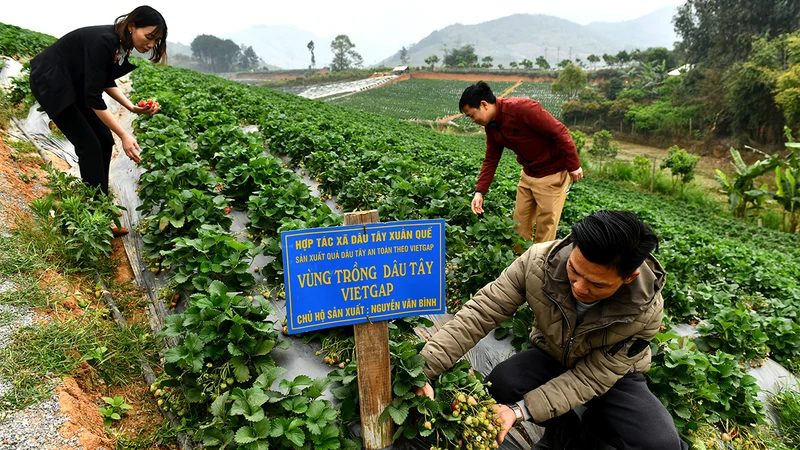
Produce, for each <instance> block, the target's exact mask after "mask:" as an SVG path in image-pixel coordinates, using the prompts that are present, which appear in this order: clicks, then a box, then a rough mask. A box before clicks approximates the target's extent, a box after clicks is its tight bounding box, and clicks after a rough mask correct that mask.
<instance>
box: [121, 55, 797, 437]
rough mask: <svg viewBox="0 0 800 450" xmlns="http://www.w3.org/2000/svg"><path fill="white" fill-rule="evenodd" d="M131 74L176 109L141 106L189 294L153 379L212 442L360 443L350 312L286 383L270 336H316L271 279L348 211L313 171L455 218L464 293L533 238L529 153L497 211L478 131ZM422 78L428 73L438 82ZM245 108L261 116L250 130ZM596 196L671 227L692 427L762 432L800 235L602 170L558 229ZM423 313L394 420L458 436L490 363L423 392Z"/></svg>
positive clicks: (666, 364) (171, 324) (676, 410)
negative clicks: (515, 215) (304, 329)
mask: <svg viewBox="0 0 800 450" xmlns="http://www.w3.org/2000/svg"><path fill="white" fill-rule="evenodd" d="M412 81H414V82H416V81H415V80H412ZM418 81H420V82H422V81H424V83H429V81H428V80H418ZM134 83H135V85H134V86H135V89H136V93H135V96H136V98H155V99H157V100H158V101H159V102H160V103H161V105H162V108H163V109H162V112H163V114H159V115H156V116H153V117H152V118H150V117H146V118H144V119H139V121H138V122H137V123H136V128H137V131H138V139H139V142H140V144H141V145H142V148H143V149H144V151H143V154H142V157H143V164H144V165H145V167H146V169H147V173H146V174H145V175H143V176H142V179H141V181H140V197H141V199H142V201H143V205H142V207H141V209H142V212H143V213H144V215H145V216H146V218H145V219H144V221H143V223H142V224H141V228H142V229H143V231H144V233H145V237H144V242H145V249H146V251H147V256H148V258H149V260H150V263H151V264H152V265H153V266H154V267H158V268H160V269H161V270H164V271H165V272H166V273H167V274H168V276H169V277H170V278H171V281H172V286H173V288H174V290H175V292H184V293H187V294H189V295H190V296H191V297H190V299H189V301H188V304H187V305H185V306H186V308H187V309H185V311H184V312H182V313H175V314H173V315H170V316H169V318H168V320H167V324H166V326H165V328H164V331H163V333H164V335H165V336H168V337H175V338H178V339H179V344H178V345H177V346H175V347H173V348H171V349H170V350H169V351H168V352H167V354H166V360H165V367H164V375H163V376H162V377H161V378H160V380H159V381H158V384H157V385H156V386H153V390H154V392H155V394H156V395H157V396H159V398H163V399H164V400H165V403H164V405H165V407H166V408H169V409H172V410H174V411H176V412H177V414H179V415H180V416H181V417H182V418H183V420H184V422H185V424H186V425H187V427H188V429H190V430H192V431H193V433H194V438H195V439H196V440H197V441H201V442H203V443H204V444H205V445H206V446H208V447H210V448H223V447H226V446H229V445H231V444H232V443H234V442H235V443H237V444H239V445H240V446H241V447H242V448H267V446H273V447H278V448H307V447H308V446H310V447H312V448H349V447H354V446H357V444H356V443H355V442H354V441H351V440H348V439H347V437H348V436H349V434H348V431H347V429H346V427H345V426H344V424H346V423H349V422H350V421H352V420H353V419H355V418H356V416H357V411H358V407H357V404H356V402H357V399H358V396H357V395H354V393H355V390H356V389H357V384H356V383H355V379H356V376H357V373H356V370H355V369H356V366H355V362H354V361H353V353H352V342H353V338H352V332H351V331H349V330H347V329H334V330H332V331H327V330H326V331H325V332H324V333H323V332H318V333H313V334H311V335H309V336H303V342H309V341H313V340H318V341H319V342H320V343H321V345H322V351H321V354H320V355H319V356H318V357H319V359H320V361H322V360H323V358H324V359H325V362H326V363H329V364H331V365H335V366H337V367H334V369H333V370H332V371H331V372H330V375H329V376H328V377H327V378H321V379H316V380H314V379H311V378H310V377H307V376H298V377H296V378H294V379H292V380H289V379H284V380H282V381H280V382H279V383H277V385H276V380H278V378H279V375H280V374H281V373H282V372H283V370H282V369H281V368H280V367H279V366H278V365H277V364H276V363H275V361H274V359H273V357H272V356H271V353H272V351H273V349H274V348H275V347H276V346H286V345H288V344H289V343H291V344H290V345H293V346H294V345H303V343H302V342H301V341H299V340H296V339H288V340H284V339H282V338H280V337H279V333H278V331H277V330H279V329H280V328H281V327H280V325H279V322H280V321H281V319H282V317H280V314H279V313H278V314H276V311H275V305H278V306H280V300H278V301H272V302H271V301H268V300H267V298H266V297H269V296H271V295H272V292H274V288H277V290H278V291H279V290H280V287H281V283H282V279H283V278H282V277H283V268H282V267H281V248H280V239H279V235H280V232H281V231H283V230H293V229H302V228H310V227H325V226H331V225H338V224H341V216H340V215H339V213H338V212H335V211H332V210H331V209H330V208H329V207H328V206H326V205H325V204H324V203H323V202H322V201H320V199H319V198H317V197H315V196H312V195H310V192H309V189H308V187H307V186H306V185H305V184H304V183H303V182H302V181H301V178H300V175H298V173H300V174H306V175H308V176H309V177H311V178H313V179H316V180H317V181H318V182H319V186H320V189H321V192H322V195H323V196H324V197H333V198H335V199H336V203H337V206H338V207H339V208H340V209H341V210H343V211H353V210H359V209H373V208H374V209H378V211H379V213H380V217H381V220H383V221H395V220H409V219H422V218H444V219H446V222H447V258H448V279H447V281H448V283H447V294H448V298H447V302H448V306H449V308H450V309H451V310H457V309H458V308H459V307H460V305H462V304H463V303H464V302H465V301H467V300H469V298H470V296H471V295H472V294H473V293H475V292H476V291H477V290H478V289H479V288H480V287H482V286H483V285H484V284H486V283H487V282H489V281H491V280H493V279H494V278H495V277H496V276H497V275H498V274H499V273H500V271H502V270H503V269H504V268H505V267H506V266H507V265H509V264H510V263H511V261H513V259H514V254H513V253H512V252H511V251H510V249H511V248H512V247H513V246H514V245H515V244H518V243H520V242H519V238H518V236H517V235H516V234H515V233H514V232H513V223H512V220H511V219H510V214H508V212H509V211H511V210H512V209H513V202H514V198H513V193H514V190H515V186H516V180H517V177H518V167H517V166H516V163H515V162H514V161H513V159H512V158H508V157H504V159H503V160H502V162H501V166H500V168H499V169H498V173H497V176H496V178H495V183H494V185H493V188H492V191H491V192H490V193H489V194H488V196H487V206H488V208H487V213H486V214H485V215H484V217H483V218H481V219H478V218H477V217H476V216H474V215H473V214H472V213H471V212H470V211H469V209H468V204H469V198H470V197H471V194H472V190H473V188H474V176H475V173H476V172H477V169H478V167H480V163H481V161H482V159H483V150H484V141H483V139H482V138H481V137H476V136H462V135H452V134H440V133H437V132H435V131H432V130H429V129H426V128H424V127H419V126H416V125H412V124H406V123H402V122H399V121H397V120H396V119H393V118H390V117H382V116H379V115H375V114H372V113H369V112H362V111H359V110H357V109H344V108H342V107H341V106H337V105H330V104H325V103H321V102H316V101H311V100H306V99H302V98H298V97H295V96H291V95H289V94H283V93H279V92H274V91H269V90H264V89H259V88H255V87H248V86H243V85H238V84H235V83H231V82H227V81H224V80H221V79H219V78H215V77H209V76H204V75H201V74H198V73H195V72H190V71H184V70H176V69H170V68H156V67H152V66H150V65H146V64H145V65H143V67H141V68H140V69H139V70H137V71H136V72H134ZM406 83H408V82H406ZM402 84H405V83H400V84H398V85H395V86H389V87H385V88H382V89H379V90H377V91H376V92H379V91H386V92H391V89H400V85H402ZM462 84H465V83H462ZM425 86H428V85H427V84H425ZM453 86H454V87H453V88H452V89H451V90H453V89H455V90H457V89H460V87H455V84H453ZM412 87H413V85H412ZM414 89H422V91H420V92H427V91H425V89H423V88H422V84H419V85H417V87H415V88H414ZM495 89H496V90H497V91H501V86H499V85H498V86H497V87H495ZM437 92H438V91H437ZM359 95H368V93H363V94H359ZM369 95H378V94H369ZM398 95H399V94H398ZM438 95H439V94H435V95H433V94H431V93H430V92H427V94H426V95H422V94H421V93H420V95H412V99H414V100H415V101H419V103H418V104H419V105H429V106H430V109H422V106H420V107H419V108H420V109H417V110H415V111H414V113H413V114H414V115H416V114H419V115H420V116H422V115H424V114H427V115H428V116H427V117H430V118H435V117H439V115H440V114H442V115H444V114H446V113H447V112H446V111H447V109H445V108H446V107H444V106H443V105H444V100H442V101H441V103H437V102H435V101H433V100H432V99H434V98H442V99H444V98H445V97H446V96H447V95H452V92H451V93H450V94H446V95H445V94H442V96H441V97H437V96H438ZM351 98H352V100H348V102H355V101H358V100H357V99H358V98H359V96H354V97H351ZM398 98H399V97H398ZM408 101H409V102H410V101H411V100H408ZM450 101H452V99H450V100H448V102H450ZM365 103H377V102H373V101H365ZM351 104H352V103H351ZM448 104H450V105H452V104H451V103H448ZM434 105H441V108H442V109H438V110H437V109H436V108H434ZM447 108H453V109H454V108H455V107H454V106H449V107H447ZM423 113H424V114H423ZM404 118H410V117H408V116H407V117H404ZM244 124H251V125H255V126H257V127H258V132H254V133H245V132H243V131H242V130H241V128H240V125H244ZM264 148H267V149H268V150H269V152H268V153H265V152H264ZM281 156H282V157H284V158H288V161H290V166H289V167H284V165H283V163H282V161H281V160H280V159H278V157H281ZM209 168H211V169H213V171H209V170H208V169H209ZM229 207H233V208H234V209H238V210H241V211H245V212H246V214H247V217H248V218H249V231H248V233H249V234H251V235H252V236H253V239H252V242H251V241H250V240H245V241H243V240H242V239H237V236H235V235H233V234H232V233H231V232H230V226H231V217H230V214H227V212H226V211H228V210H227V209H226V208H229ZM599 209H629V210H633V211H635V212H637V213H639V214H640V215H641V216H642V218H643V219H644V220H645V221H647V222H648V223H650V224H651V225H652V226H653V228H654V230H655V231H656V233H657V234H658V235H659V237H660V238H661V240H662V244H661V248H660V250H659V251H658V253H657V254H656V256H657V258H659V260H660V261H661V262H662V263H663V264H664V266H665V267H666V269H667V272H668V274H669V276H668V278H667V280H668V282H667V287H666V289H665V291H664V298H665V305H666V313H667V319H665V323H664V332H663V333H662V334H660V335H659V337H658V340H657V342H653V343H652V346H653V349H654V355H655V356H654V359H653V369H652V371H651V372H650V374H649V379H650V382H651V388H652V389H653V390H654V392H656V394H657V395H658V396H659V398H660V399H661V400H662V402H663V403H664V404H665V405H666V406H667V408H668V410H669V411H670V412H671V413H672V414H673V417H674V419H675V422H676V424H677V425H678V427H679V429H680V431H681V432H682V434H683V435H684V436H685V437H686V438H687V439H688V440H690V441H692V442H693V445H694V447H695V448H709V447H716V446H717V444H719V445H720V447H719V448H722V447H721V446H722V443H721V442H715V441H714V439H712V441H711V442H710V443H709V441H708V440H707V439H701V438H700V437H701V436H705V437H708V436H712V437H713V436H715V435H717V434H719V433H720V432H722V431H728V432H730V431H734V432H735V433H743V432H744V431H745V430H751V431H749V432H750V433H758V432H759V431H758V430H760V428H759V425H760V424H763V423H764V420H765V407H764V405H763V404H762V403H761V402H760V401H759V400H758V399H757V398H756V397H757V394H758V392H759V387H758V385H757V384H756V379H755V378H754V377H753V376H751V375H749V374H747V371H748V370H750V369H752V368H753V367H755V366H759V365H760V364H761V363H762V362H763V361H764V360H765V358H773V359H775V360H776V361H779V362H780V363H781V364H783V365H784V366H785V367H788V368H790V369H791V370H793V371H794V373H795V374H797V373H798V371H799V370H800V359H798V353H800V319H798V317H799V315H800V279H799V278H798V275H797V274H798V273H800V238H798V236H795V235H789V234H781V233H777V232H771V231H769V230H764V229H759V228H754V227H749V226H746V225H743V224H741V223H739V222H736V221H733V220H731V219H727V218H721V217H716V216H714V215H711V214H709V213H708V212H707V211H704V210H697V209H693V208H691V207H689V206H687V205H686V204H685V203H682V202H679V201H676V200H672V199H665V198H658V197H652V196H649V195H646V194H642V193H638V192H635V191H631V190H627V189H625V188H621V187H619V186H618V185H617V184H614V183H611V182H607V181H596V180H592V179H591V177H589V178H588V179H586V180H585V181H582V182H581V183H579V184H577V185H575V187H574V188H573V190H572V191H571V192H570V194H569V198H568V201H567V204H566V207H565V210H564V214H563V219H562V226H561V227H560V229H559V236H564V235H565V234H566V233H567V232H568V226H569V224H571V223H572V222H574V221H576V220H579V219H580V218H582V217H584V216H585V215H587V214H589V213H591V212H593V211H596V210H599ZM256 255H265V256H268V257H274V259H271V258H270V259H269V260H270V262H269V263H268V264H267V265H266V266H264V267H261V268H259V271H258V272H257V273H256V274H255V275H254V272H253V271H252V270H248V269H249V268H250V266H251V264H252V263H251V262H252V259H253V258H254V257H255V256H256ZM251 294H252V295H254V297H249V296H250V295H251ZM259 294H265V295H259ZM171 297H172V296H171V295H170V296H169V298H171ZM531 323H532V318H531V317H530V312H529V311H526V310H525V309H522V310H520V312H519V313H518V314H517V315H516V316H515V317H514V318H513V319H512V320H510V321H508V322H507V323H505V324H504V326H503V327H501V328H499V329H498V330H497V332H496V333H497V335H498V336H500V337H502V335H506V334H510V335H512V336H513V337H514V342H515V343H516V344H517V345H518V346H519V347H524V346H525V345H526V344H525V340H526V337H527V332H528V330H529V329H530V326H531ZM684 323H690V324H697V326H696V327H695V329H696V331H697V332H699V337H697V338H695V339H689V338H686V337H682V336H679V335H678V334H677V333H675V332H673V331H672V330H671V329H672V327H673V326H675V325H678V324H684ZM424 324H426V321H425V319H415V320H399V321H396V322H394V323H393V324H392V325H391V326H390V332H391V354H392V371H393V392H394V395H395V399H394V402H393V403H392V405H391V406H390V407H389V408H388V409H387V410H386V412H385V416H386V419H387V420H393V421H394V422H395V423H396V424H397V426H398V427H397V435H398V437H400V436H403V437H405V438H418V437H419V438H422V439H424V440H426V441H427V442H429V443H430V444H432V445H437V446H440V447H443V448H453V447H457V443H458V441H460V440H463V439H464V438H466V437H467V436H470V435H471V433H481V432H482V431H485V430H482V429H481V428H480V427H482V426H483V425H481V424H482V422H481V421H475V422H473V421H467V420H461V419H460V418H459V417H458V416H459V415H458V414H454V413H456V411H454V409H453V408H451V403H452V402H453V401H454V399H457V398H458V397H459V396H461V395H477V393H479V392H482V390H481V389H479V388H478V386H479V383H480V380H479V378H478V377H477V376H475V375H472V374H470V373H469V372H468V367H467V365H465V364H460V365H458V366H456V367H455V368H454V369H453V370H452V371H450V372H448V373H446V374H444V375H442V377H440V380H439V383H438V384H437V400H436V401H431V400H428V399H425V398H420V397H416V396H415V395H414V394H413V393H411V392H410V389H411V388H412V387H413V386H419V385H421V384H423V383H424V381H425V379H424V375H423V374H422V365H423V361H422V359H421V357H419V356H418V355H417V351H418V350H419V348H420V347H421V345H422V342H421V340H420V339H419V338H417V337H416V336H415V334H414V333H413V331H412V330H413V327H414V326H419V325H424ZM328 390H329V392H330V394H332V398H333V399H334V402H333V403H332V402H331V401H330V400H328V398H329V397H326V396H325V392H326V391H328ZM476 402H477V404H478V406H477V408H476V409H475V410H474V411H473V410H470V411H469V412H468V415H469V416H470V417H472V416H475V417H479V415H480V413H481V411H482V409H481V408H484V407H485V406H486V404H487V403H486V402H488V399H484V398H482V397H481V398H478V399H477V401H476ZM462 419H463V418H462ZM468 423H469V425H468ZM476 424H477V425H476ZM478 448H482V447H480V446H479V447H478Z"/></svg>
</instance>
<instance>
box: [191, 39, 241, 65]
mask: <svg viewBox="0 0 800 450" xmlns="http://www.w3.org/2000/svg"><path fill="white" fill-rule="evenodd" d="M190 46H191V48H192V55H194V56H195V57H196V58H199V59H200V60H201V61H202V63H203V65H204V66H205V68H206V70H209V71H211V72H215V73H219V72H230V71H232V70H234V69H235V68H236V67H237V66H238V64H239V62H240V61H241V54H242V50H241V49H240V48H239V46H238V45H236V43H235V42H233V41H232V40H230V39H225V40H222V39H220V38H218V37H216V36H212V35H210V34H201V35H198V36H197V37H196V38H194V40H192V43H191V44H190Z"/></svg>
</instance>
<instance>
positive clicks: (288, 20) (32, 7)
mask: <svg viewBox="0 0 800 450" xmlns="http://www.w3.org/2000/svg"><path fill="white" fill-rule="evenodd" d="M684 1H685V0H644V1H642V0H605V1H598V0H559V1H552V0H551V1H541V0H503V1H483V2H477V1H471V0H467V1H447V0H439V1H436V0H433V1H431V0H425V1H423V0H400V1H382V0H369V1H367V0H339V1H336V0H295V1H275V0H261V1H255V0H252V1H250V0H248V1H237V0H228V1H225V0H216V1H213V2H209V1H205V0H195V1H186V0H170V1H162V0H151V1H150V2H149V3H146V4H149V5H150V6H152V7H154V8H156V9H157V10H159V12H161V14H162V15H163V16H164V18H165V19H166V20H167V25H168V27H169V40H170V41H173V42H181V43H184V44H189V43H190V42H191V41H192V39H194V37H195V36H197V35H198V34H213V35H218V36H220V35H224V34H226V33H231V32H234V31H238V30H241V29H244V28H247V27H249V26H251V25H261V24H263V25H294V26H296V27H298V28H301V29H304V30H308V31H311V32H313V33H315V34H317V35H320V36H335V35H337V34H347V35H348V36H350V37H351V38H352V39H353V41H354V42H355V43H356V45H358V42H359V41H362V40H365V39H368V40H376V41H378V40H380V41H383V42H385V43H386V44H387V46H388V47H392V48H399V47H400V46H403V45H410V44H413V43H415V42H418V41H420V40H421V39H423V38H424V37H426V36H427V35H429V34H430V33H431V32H433V31H434V30H439V29H442V28H444V27H446V26H448V25H452V24H454V23H462V24H465V25H472V24H477V23H481V22H485V21H487V20H493V19H497V18H500V17H505V16H509V15H511V14H520V13H522V14H548V15H553V16H557V17H561V18H564V19H568V20H571V21H573V22H577V23H579V24H583V25H585V24H588V23H589V22H593V21H602V22H618V21H623V20H630V19H635V18H637V17H640V16H643V15H645V14H648V13H650V12H653V11H655V10H657V9H659V8H661V7H663V6H667V5H672V6H676V5H680V4H682V3H684ZM4 3H5V4H4V5H3V6H2V7H0V22H4V23H9V24H12V25H17V26H21V27H23V28H29V29H32V30H35V31H40V32H43V33H48V34H51V35H53V36H56V37H60V36H62V35H64V34H65V33H67V32H69V31H71V30H73V29H75V28H80V27H83V26H88V25H100V24H105V23H111V22H112V21H113V20H114V18H116V17H117V16H119V15H121V14H124V13H127V12H129V11H130V10H132V9H133V8H135V7H136V6H139V5H141V4H142V2H141V1H128V0H121V1H116V2H110V1H108V0H103V1H99V0H80V1H68V0H57V1H56V0H32V1H26V0H13V1H8V2H4ZM77 5H80V6H79V7H78V6H77Z"/></svg>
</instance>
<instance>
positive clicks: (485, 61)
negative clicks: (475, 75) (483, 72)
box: [481, 56, 494, 69]
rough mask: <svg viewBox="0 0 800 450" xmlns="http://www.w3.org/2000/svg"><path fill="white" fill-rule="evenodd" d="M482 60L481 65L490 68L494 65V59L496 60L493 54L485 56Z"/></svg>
mask: <svg viewBox="0 0 800 450" xmlns="http://www.w3.org/2000/svg"><path fill="white" fill-rule="evenodd" d="M481 61H482V62H483V63H482V64H481V67H483V68H486V69H488V68H490V67H492V65H493V64H492V61H494V58H492V57H491V56H484V57H483V59H481Z"/></svg>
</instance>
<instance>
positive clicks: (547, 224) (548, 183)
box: [514, 170, 569, 244]
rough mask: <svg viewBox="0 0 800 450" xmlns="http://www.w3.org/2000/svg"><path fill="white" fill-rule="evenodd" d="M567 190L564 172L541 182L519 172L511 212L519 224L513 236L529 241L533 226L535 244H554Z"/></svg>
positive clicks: (543, 178)
mask: <svg viewBox="0 0 800 450" xmlns="http://www.w3.org/2000/svg"><path fill="white" fill-rule="evenodd" d="M568 186H569V173H568V172H567V171H566V170H565V171H563V172H558V173H554V174H552V175H548V176H546V177H542V178H533V177H529V176H528V175H525V172H524V171H523V172H521V174H520V178H519V184H517V204H516V207H515V208H514V220H516V221H517V222H519V225H517V227H516V228H515V230H517V233H519V234H520V235H521V236H522V237H523V238H525V239H526V240H529V241H530V240H532V239H533V224H534V223H535V224H536V239H535V240H534V242H535V243H537V244H538V243H540V242H547V241H552V240H554V239H555V238H556V230H557V229H558V221H559V220H560V219H561V211H562V210H563V209H564V202H565V201H566V200H567V193H566V191H567V187H568Z"/></svg>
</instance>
